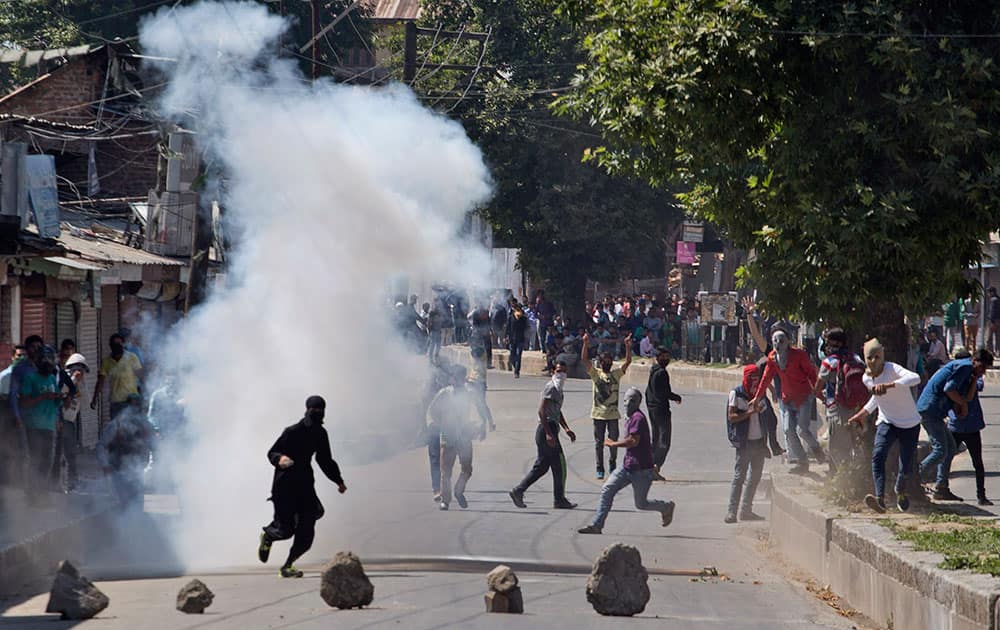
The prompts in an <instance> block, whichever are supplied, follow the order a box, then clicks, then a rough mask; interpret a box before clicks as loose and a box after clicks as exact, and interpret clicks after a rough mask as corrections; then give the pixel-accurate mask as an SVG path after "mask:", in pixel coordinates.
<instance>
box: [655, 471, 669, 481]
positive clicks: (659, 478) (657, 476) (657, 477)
mask: <svg viewBox="0 0 1000 630" xmlns="http://www.w3.org/2000/svg"><path fill="white" fill-rule="evenodd" d="M666 480H667V478H666V477H664V476H663V475H661V474H660V473H658V472H654V473H653V481H666Z"/></svg>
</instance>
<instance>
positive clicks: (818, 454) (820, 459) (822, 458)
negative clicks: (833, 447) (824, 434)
mask: <svg viewBox="0 0 1000 630" xmlns="http://www.w3.org/2000/svg"><path fill="white" fill-rule="evenodd" d="M812 455H813V457H815V458H816V462H817V463H819V464H825V463H826V453H824V452H823V449H821V448H817V449H814V450H813V452H812Z"/></svg>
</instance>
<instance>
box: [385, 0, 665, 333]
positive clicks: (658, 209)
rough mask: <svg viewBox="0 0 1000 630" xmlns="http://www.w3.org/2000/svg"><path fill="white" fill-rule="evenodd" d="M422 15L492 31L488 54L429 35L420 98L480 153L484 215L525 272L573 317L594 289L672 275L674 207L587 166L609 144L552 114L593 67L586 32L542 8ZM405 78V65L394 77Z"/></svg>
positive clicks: (522, 3)
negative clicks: (585, 64) (669, 246)
mask: <svg viewBox="0 0 1000 630" xmlns="http://www.w3.org/2000/svg"><path fill="white" fill-rule="evenodd" d="M423 7H424V11H423V18H422V24H421V25H422V26H424V27H426V28H428V29H430V30H431V31H434V32H437V31H438V29H439V28H440V29H442V30H450V31H462V30H463V29H464V30H465V31H466V32H486V31H489V32H490V37H489V40H488V41H487V42H486V43H485V47H484V48H480V45H479V42H477V41H468V42H461V43H460V45H458V46H455V41H454V40H446V39H444V38H441V37H438V38H435V37H434V35H426V36H422V37H421V38H420V42H419V43H420V45H419V46H418V52H417V66H418V70H417V72H416V78H415V79H414V81H413V88H414V90H415V92H416V93H417V95H418V97H420V98H421V99H422V100H423V101H424V102H425V103H427V104H428V105H429V106H432V107H434V108H436V109H438V110H439V111H441V112H443V113H446V114H447V115H449V116H452V117H454V118H456V119H457V120H459V121H460V122H461V123H462V124H463V125H464V127H465V128H466V130H467V132H468V133H469V135H470V137H471V138H472V139H473V140H474V141H475V142H476V143H477V144H478V145H479V146H480V147H481V148H482V150H483V152H484V155H485V157H486V160H487V163H488V164H489V166H490V168H491V170H492V173H493V176H494V180H495V185H496V188H495V194H494V197H493V199H492V200H491V201H490V203H489V204H488V205H487V206H486V207H485V208H483V209H482V210H481V212H482V214H483V216H484V217H485V218H486V219H487V220H488V221H489V222H490V223H491V224H492V225H493V227H494V231H495V236H496V243H497V244H498V245H502V246H508V247H517V248H519V249H520V260H519V263H520V265H521V267H522V268H523V269H525V270H526V271H528V272H529V273H530V274H531V275H532V276H533V277H534V278H536V279H544V280H545V281H546V285H547V288H548V289H549V292H550V294H551V295H554V296H555V297H556V298H557V299H558V300H559V301H560V302H562V304H563V305H564V306H565V307H566V308H567V310H568V311H569V312H570V313H571V314H576V313H579V312H582V308H578V307H582V303H583V298H584V286H585V283H586V281H587V279H588V278H589V279H594V280H600V281H613V280H617V279H620V278H622V277H633V276H635V275H639V276H642V275H649V274H652V275H659V274H662V273H663V257H662V253H663V249H664V244H663V238H664V236H665V234H666V233H667V231H668V229H669V228H670V226H671V224H672V223H676V222H677V221H678V220H679V218H680V213H679V210H678V209H677V204H676V202H675V200H674V199H673V198H672V197H671V195H669V194H668V193H666V192H664V191H658V190H655V189H653V188H652V187H650V186H649V185H648V184H646V183H645V182H643V181H641V180H640V179H639V178H637V177H635V176H633V175H632V174H630V173H624V174H614V175H613V174H609V173H607V172H605V171H604V170H603V169H601V168H599V167H598V166H597V165H594V164H583V163H581V161H580V156H581V154H582V152H583V151H584V149H585V148H586V147H587V146H589V144H591V143H593V142H594V141H595V140H597V139H598V138H599V137H598V136H597V135H596V133H595V130H594V129H592V128H591V127H590V125H589V124H587V123H586V122H575V121H568V120H561V119H559V118H558V117H557V116H556V115H554V113H553V112H552V111H551V105H552V103H553V102H554V101H555V99H556V97H557V96H558V95H559V94H561V93H563V92H564V91H565V90H567V89H569V85H570V80H571V78H572V75H573V72H574V69H575V66H576V63H577V62H578V61H579V60H580V59H582V58H583V53H582V50H581V44H582V35H583V31H582V30H581V29H580V28H579V27H578V26H577V25H576V24H574V23H573V22H571V21H570V20H568V19H567V18H565V17H563V16H556V17H554V16H553V13H552V9H551V6H550V4H549V3H547V2H545V1H544V0H515V1H513V2H502V3H501V2H495V1H493V0H471V1H465V0H461V1H456V0H427V1H426V2H425V3H424V4H423ZM398 46H399V42H398V41H393V43H391V44H389V45H388V46H387V47H388V48H389V49H390V50H398ZM440 64H449V65H466V66H471V67H472V68H477V67H479V66H481V68H480V69H479V70H478V71H475V70H438V65H440ZM400 72H401V70H400V68H399V67H398V66H397V68H396V72H395V75H394V76H395V77H396V78H400Z"/></svg>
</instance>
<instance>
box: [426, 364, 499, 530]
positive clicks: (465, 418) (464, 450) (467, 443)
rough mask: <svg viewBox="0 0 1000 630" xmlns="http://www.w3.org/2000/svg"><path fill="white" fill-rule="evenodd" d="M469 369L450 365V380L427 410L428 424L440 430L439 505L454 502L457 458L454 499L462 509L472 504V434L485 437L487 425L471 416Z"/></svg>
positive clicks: (435, 429)
mask: <svg viewBox="0 0 1000 630" xmlns="http://www.w3.org/2000/svg"><path fill="white" fill-rule="evenodd" d="M465 377H466V370H465V368H464V367H462V366H460V365H456V366H453V367H452V368H451V384H450V385H448V386H447V387H445V388H443V389H442V390H441V391H439V392H438V393H437V395H436V396H434V400H433V401H431V405H430V408H429V409H428V410H427V420H428V427H429V430H431V431H437V432H438V435H439V437H438V444H439V448H440V449H441V455H440V460H439V461H440V463H439V465H440V477H439V478H440V484H441V485H440V493H441V494H440V508H441V509H442V510H447V509H448V505H449V504H450V503H451V496H452V488H451V473H452V470H453V469H454V467H455V459H456V458H458V461H459V465H460V466H461V468H462V470H461V472H460V473H459V475H458V480H457V481H456V482H455V501H457V502H458V506H459V507H460V508H462V509H465V508H467V507H469V504H468V502H467V501H466V500H465V485H466V484H467V483H468V482H469V479H470V478H471V477H472V438H473V437H475V436H477V435H478V436H479V438H480V439H483V438H484V437H486V425H485V424H483V425H480V426H478V427H477V426H475V425H474V424H473V423H472V422H471V421H470V419H469V412H470V411H471V409H472V400H471V392H469V390H468V388H467V387H466V384H465Z"/></svg>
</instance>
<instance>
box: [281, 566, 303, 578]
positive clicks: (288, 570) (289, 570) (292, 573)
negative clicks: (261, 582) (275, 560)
mask: <svg viewBox="0 0 1000 630" xmlns="http://www.w3.org/2000/svg"><path fill="white" fill-rule="evenodd" d="M278 575H280V576H281V577H283V578H300V577H302V576H303V575H305V574H304V573H302V571H299V570H298V569H296V568H295V567H291V566H289V567H281V570H280V571H278Z"/></svg>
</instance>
